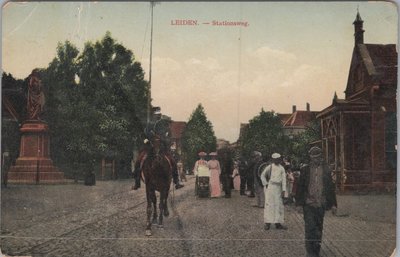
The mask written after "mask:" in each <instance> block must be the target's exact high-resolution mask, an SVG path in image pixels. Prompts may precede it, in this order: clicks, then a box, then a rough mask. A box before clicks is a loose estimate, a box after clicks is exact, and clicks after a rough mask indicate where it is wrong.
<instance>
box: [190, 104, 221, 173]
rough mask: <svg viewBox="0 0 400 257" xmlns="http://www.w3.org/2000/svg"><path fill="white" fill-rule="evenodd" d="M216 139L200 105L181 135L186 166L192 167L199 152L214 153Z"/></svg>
mask: <svg viewBox="0 0 400 257" xmlns="http://www.w3.org/2000/svg"><path fill="white" fill-rule="evenodd" d="M216 146H217V138H216V137H215V133H214V130H213V126H212V124H211V122H210V121H209V120H207V116H206V114H205V112H204V108H203V106H202V105H201V104H199V105H198V106H197V108H196V109H195V110H194V111H193V113H192V114H191V116H190V118H189V121H188V122H187V125H186V129H185V131H184V132H183V135H182V152H183V155H184V158H185V161H186V165H189V167H193V165H194V163H195V162H196V160H197V154H198V153H199V152H201V151H204V152H211V151H215V149H216Z"/></svg>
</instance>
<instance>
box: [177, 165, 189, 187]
mask: <svg viewBox="0 0 400 257" xmlns="http://www.w3.org/2000/svg"><path fill="white" fill-rule="evenodd" d="M176 166H177V167H178V174H179V179H180V180H181V181H182V182H183V181H185V182H187V179H186V173H185V171H184V170H183V162H182V160H179V161H178V162H177V164H176Z"/></svg>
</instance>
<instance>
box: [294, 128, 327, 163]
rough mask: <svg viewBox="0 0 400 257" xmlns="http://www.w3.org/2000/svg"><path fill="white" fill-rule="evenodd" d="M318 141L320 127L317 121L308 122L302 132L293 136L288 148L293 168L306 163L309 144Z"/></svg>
mask: <svg viewBox="0 0 400 257" xmlns="http://www.w3.org/2000/svg"><path fill="white" fill-rule="evenodd" d="M320 139H321V127H320V123H319V121H318V120H314V121H312V122H310V123H309V124H308V126H307V127H306V130H305V131H304V132H302V133H299V134H297V135H294V136H293V138H292V139H291V140H290V145H289V146H290V147H289V149H288V155H289V156H290V157H291V159H292V163H293V164H294V165H295V166H298V165H299V164H300V163H307V162H308V159H309V157H308V150H309V149H310V144H311V143H312V142H315V141H317V140H320ZM297 168H298V167H297Z"/></svg>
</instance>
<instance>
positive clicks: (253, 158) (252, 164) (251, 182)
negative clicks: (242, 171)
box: [246, 151, 262, 198]
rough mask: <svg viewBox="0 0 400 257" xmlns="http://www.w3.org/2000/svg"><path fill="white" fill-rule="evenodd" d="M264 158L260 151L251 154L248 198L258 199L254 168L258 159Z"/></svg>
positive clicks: (248, 167) (248, 174)
mask: <svg viewBox="0 0 400 257" xmlns="http://www.w3.org/2000/svg"><path fill="white" fill-rule="evenodd" d="M259 156H262V154H261V153H260V152H258V151H254V152H252V154H251V160H250V163H249V165H248V166H247V171H246V174H247V190H248V191H249V194H248V197H252V198H254V197H256V196H255V192H254V190H255V189H254V167H255V166H256V164H257V158H258V157H259Z"/></svg>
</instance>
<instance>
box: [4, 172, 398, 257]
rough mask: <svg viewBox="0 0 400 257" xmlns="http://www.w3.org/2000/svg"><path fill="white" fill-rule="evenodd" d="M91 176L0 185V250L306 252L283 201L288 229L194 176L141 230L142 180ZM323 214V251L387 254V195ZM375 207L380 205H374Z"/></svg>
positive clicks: (298, 219)
mask: <svg viewBox="0 0 400 257" xmlns="http://www.w3.org/2000/svg"><path fill="white" fill-rule="evenodd" d="M131 186H132V181H130V180H120V181H98V182H97V185H96V186H94V187H88V186H83V185H81V184H68V185H57V186H10V187H9V188H2V191H1V193H2V195H1V197H2V199H1V207H2V208H1V215H2V216H1V250H2V252H3V253H4V254H7V255H11V256H16V255H28V256H80V257H81V256H96V257H97V256H116V257H117V256H196V257H197V256H218V257H221V256H255V257H256V256H257V257H258V256H279V257H283V256H290V257H292V256H293V257H297V256H305V246H304V222H303V216H302V214H301V212H300V210H299V209H295V208H294V207H293V206H286V207H285V208H286V209H285V224H286V225H287V226H288V228H289V229H288V230H286V231H282V230H276V229H274V228H273V227H272V229H271V230H269V231H264V230H263V221H262V217H263V209H259V208H254V207H252V204H253V201H255V200H254V199H251V198H248V197H245V196H240V195H239V193H238V192H237V191H233V193H232V198H230V199H227V198H218V199H197V198H196V197H195V196H194V178H193V177H191V176H189V180H188V182H186V183H185V187H184V188H182V189H179V190H177V191H171V195H170V201H169V207H170V216H169V217H167V218H165V219H164V228H163V229H160V228H157V227H156V226H153V236H151V237H146V236H145V235H144V231H145V222H146V213H145V212H146V210H145V209H146V203H145V193H144V192H145V190H144V186H142V188H141V189H139V190H138V191H132V190H131ZM338 204H339V209H338V215H337V216H333V215H332V214H331V213H330V212H329V213H327V214H326V216H325V217H326V218H325V223H324V236H323V246H322V256H346V257H351V256H362V257H365V256H371V257H377V256H390V254H391V253H392V252H393V249H394V248H395V245H396V224H395V210H396V207H395V206H396V198H395V196H394V195H367V196H354V195H340V196H338ZM376 210H379V211H376Z"/></svg>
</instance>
